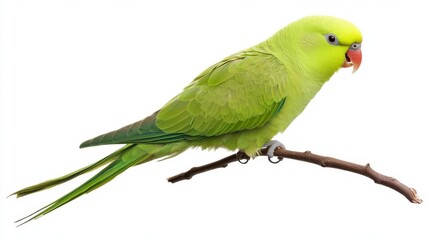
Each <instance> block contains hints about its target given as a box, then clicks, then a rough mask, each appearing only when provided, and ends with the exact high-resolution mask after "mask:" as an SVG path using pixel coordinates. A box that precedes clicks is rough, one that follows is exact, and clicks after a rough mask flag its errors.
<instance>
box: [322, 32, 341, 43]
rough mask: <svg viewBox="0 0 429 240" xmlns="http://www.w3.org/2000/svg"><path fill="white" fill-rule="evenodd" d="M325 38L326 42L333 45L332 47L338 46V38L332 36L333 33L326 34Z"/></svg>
mask: <svg viewBox="0 0 429 240" xmlns="http://www.w3.org/2000/svg"><path fill="white" fill-rule="evenodd" d="M325 38H326V41H328V43H329V44H331V45H338V38H337V37H336V36H335V35H334V34H332V33H329V34H326V35H325Z"/></svg>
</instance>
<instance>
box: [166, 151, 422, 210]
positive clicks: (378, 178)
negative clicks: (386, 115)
mask: <svg viewBox="0 0 429 240" xmlns="http://www.w3.org/2000/svg"><path fill="white" fill-rule="evenodd" d="M266 154H267V150H266V149H262V150H261V154H260V156H266ZM274 155H275V156H278V157H282V158H290V159H295V160H300V161H304V162H309V163H314V164H317V165H319V166H322V167H330V168H337V169H341V170H345V171H349V172H354V173H357V174H361V175H363V176H366V177H369V178H371V179H372V180H374V182H375V183H377V184H381V185H383V186H386V187H389V188H392V189H393V190H395V191H397V192H399V193H400V194H402V195H404V196H405V197H406V198H407V199H408V200H409V201H410V202H412V203H418V204H420V203H422V202H423V200H422V199H420V198H419V196H417V191H416V190H415V189H414V188H410V187H408V186H406V185H404V184H403V183H401V182H399V181H398V180H396V179H395V178H392V177H388V176H386V175H383V174H380V173H378V172H376V171H375V170H373V169H372V168H371V167H370V166H369V164H366V165H365V166H363V165H359V164H355V163H351V162H347V161H343V160H340V159H336V158H332V157H325V156H320V155H316V154H313V153H311V152H310V151H306V152H295V151H290V150H286V149H281V148H279V149H276V151H275V152H274ZM243 159H245V160H248V159H249V157H248V156H247V155H246V154H244V153H242V152H238V153H236V154H233V155H231V156H228V157H226V158H223V159H221V160H218V161H216V162H212V163H209V164H206V165H203V166H199V167H193V168H191V169H189V170H188V171H186V172H183V173H180V174H177V175H175V176H172V177H170V178H168V179H167V180H168V181H169V182H171V183H176V182H179V181H182V180H189V179H191V178H192V177H193V176H195V175H197V174H200V173H203V172H207V171H210V170H213V169H216V168H224V167H226V166H228V164H229V163H232V162H236V161H239V160H243Z"/></svg>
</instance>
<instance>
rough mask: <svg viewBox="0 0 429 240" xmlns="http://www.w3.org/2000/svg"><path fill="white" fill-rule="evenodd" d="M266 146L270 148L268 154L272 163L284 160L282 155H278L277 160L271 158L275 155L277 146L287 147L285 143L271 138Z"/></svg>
mask: <svg viewBox="0 0 429 240" xmlns="http://www.w3.org/2000/svg"><path fill="white" fill-rule="evenodd" d="M263 147H264V148H268V150H267V156H268V161H270V163H274V164H276V163H279V162H280V161H281V160H283V158H282V157H277V161H273V160H272V159H271V158H272V157H274V151H275V150H276V149H277V148H286V147H285V145H283V143H281V142H279V141H277V140H271V141H269V142H267V143H265V144H264V146H263Z"/></svg>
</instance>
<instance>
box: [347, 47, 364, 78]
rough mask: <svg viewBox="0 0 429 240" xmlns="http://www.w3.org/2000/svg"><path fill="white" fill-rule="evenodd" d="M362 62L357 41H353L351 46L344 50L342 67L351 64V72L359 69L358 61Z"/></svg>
mask: <svg viewBox="0 0 429 240" xmlns="http://www.w3.org/2000/svg"><path fill="white" fill-rule="evenodd" d="M361 62H362V51H361V50H360V44H359V43H353V44H352V46H351V47H350V48H349V50H347V52H346V59H345V60H344V63H343V66H342V67H344V68H348V67H351V66H353V72H352V73H354V72H356V71H357V70H358V69H359V66H360V63H361Z"/></svg>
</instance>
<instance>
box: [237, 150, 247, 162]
mask: <svg viewBox="0 0 429 240" xmlns="http://www.w3.org/2000/svg"><path fill="white" fill-rule="evenodd" d="M235 156H236V158H237V161H238V162H239V163H241V164H246V163H248V162H249V159H250V158H249V157H248V156H247V155H246V154H245V153H244V152H241V151H239V152H237V153H236V154H235Z"/></svg>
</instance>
